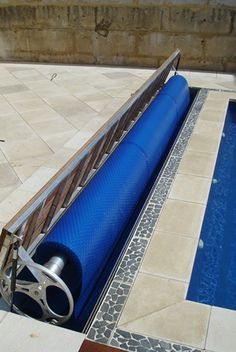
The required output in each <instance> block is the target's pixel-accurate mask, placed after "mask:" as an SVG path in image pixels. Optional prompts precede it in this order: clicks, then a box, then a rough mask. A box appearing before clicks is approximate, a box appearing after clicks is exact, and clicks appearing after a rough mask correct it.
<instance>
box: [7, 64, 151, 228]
mask: <svg viewBox="0 0 236 352" xmlns="http://www.w3.org/2000/svg"><path fill="white" fill-rule="evenodd" d="M152 73H153V70H148V69H146V70H143V69H127V68H113V67H107V68H106V67H95V66H92V67H89V66H65V65H38V64H37V65H36V64H35V65H34V64H31V65H29V64H10V63H5V64H4V63H1V64H0V77H1V81H0V139H4V140H5V142H2V143H1V142H0V224H1V227H2V225H3V224H5V223H6V222H8V221H9V220H10V219H11V218H12V217H13V216H14V215H15V214H16V212H17V211H18V210H19V209H20V208H21V207H22V206H23V205H24V204H25V203H26V202H27V201H28V200H29V199H30V198H31V197H32V196H33V195H34V194H35V193H36V192H37V191H38V190H39V189H40V188H41V187H42V186H43V185H44V184H45V183H46V182H47V181H48V180H49V179H50V178H51V177H52V176H53V175H54V174H55V173H56V172H57V171H58V169H59V168H60V167H62V165H63V164H65V163H66V161H67V160H68V159H69V158H70V157H71V156H72V155H73V154H74V153H75V152H76V151H77V150H78V149H79V148H80V147H82V146H83V144H84V143H85V142H87V140H88V139H89V138H90V137H91V136H92V135H93V134H94V133H95V132H96V131H97V130H98V129H99V128H100V127H101V126H102V125H103V124H104V123H105V122H106V121H107V120H108V119H109V118H110V117H111V115H112V114H113V113H114V112H115V111H116V110H118V108H119V107H120V106H121V105H122V104H123V103H124V102H125V101H126V100H127V99H128V98H129V97H130V95H131V94H132V93H133V92H134V91H136V90H137V89H138V88H139V87H140V86H141V84H142V83H143V82H144V81H145V80H146V79H147V78H148V77H149V76H150V75H151V74H152ZM53 74H56V77H55V78H54V79H53V80H51V78H52V77H53ZM54 76H55V75H54ZM0 230H1V228H0Z"/></svg>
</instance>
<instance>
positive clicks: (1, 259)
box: [0, 50, 180, 270]
mask: <svg viewBox="0 0 236 352" xmlns="http://www.w3.org/2000/svg"><path fill="white" fill-rule="evenodd" d="M179 60H180V51H179V50H176V51H175V52H174V53H173V54H172V55H171V56H170V57H169V58H168V59H167V60H166V61H165V62H164V63H163V64H162V65H161V66H160V67H159V68H158V69H157V70H156V71H155V72H154V74H153V75H152V76H151V77H150V78H149V79H148V80H147V81H146V82H145V83H144V84H143V85H142V86H141V88H140V89H139V90H138V91H136V93H135V94H133V95H132V96H131V97H130V98H129V100H128V101H127V102H126V103H125V104H124V105H123V106H122V107H121V108H120V109H119V110H118V111H117V112H116V113H115V114H114V115H113V116H112V117H111V118H110V119H109V121H108V122H107V123H106V124H105V125H103V126H102V127H101V129H99V130H98V131H97V133H96V134H95V135H94V136H93V137H92V138H91V139H90V140H89V141H88V142H87V143H86V144H85V145H84V146H83V147H82V148H81V149H80V150H79V151H78V152H77V153H76V154H75V155H74V156H73V157H72V158H71V159H70V160H69V161H68V162H67V163H66V164H65V165H64V166H63V167H62V168H61V169H60V170H59V171H58V172H57V174H56V175H55V176H54V177H52V179H51V180H50V181H49V182H48V183H47V184H46V185H45V186H44V187H43V188H42V189H41V190H40V191H39V192H38V193H37V194H36V195H35V196H34V197H33V198H32V199H31V200H30V201H29V202H28V203H27V204H26V205H25V206H24V207H23V208H22V209H21V210H20V211H19V212H18V213H17V214H16V215H15V216H14V217H13V218H12V220H11V221H10V222H9V223H8V224H7V225H6V226H5V227H4V228H3V230H2V233H1V236H0V270H1V269H2V268H3V267H4V266H5V264H6V263H7V262H8V261H9V260H10V259H11V252H12V244H13V243H14V242H15V241H18V242H19V245H22V246H23V247H24V248H25V250H28V252H32V251H33V250H34V249H35V247H36V246H37V244H38V243H39V242H40V241H41V240H42V239H43V238H44V237H45V236H47V234H48V232H49V231H50V229H51V227H52V225H53V224H54V223H55V221H56V220H57V219H58V217H59V216H60V215H62V214H63V212H64V211H65V210H66V209H67V208H68V207H69V206H70V204H71V202H72V201H73V200H74V199H75V197H77V196H78V194H79V192H80V191H81V189H82V188H83V187H85V185H86V184H87V182H88V181H89V180H90V179H91V177H92V176H93V175H94V173H95V172H96V170H97V169H99V168H100V167H101V165H102V163H103V162H104V159H105V158H106V157H107V156H108V155H109V154H110V153H111V152H112V150H113V149H114V148H115V146H116V145H117V144H118V143H119V142H120V141H121V139H122V138H123V136H124V135H125V133H127V132H128V131H129V129H130V128H131V126H132V125H133V124H134V123H135V122H136V121H137V120H138V118H139V117H140V115H141V112H143V111H144V110H145V108H146V107H147V106H148V105H149V104H150V102H151V100H152V98H153V97H154V96H156V94H158V91H159V90H160V89H161V87H162V86H163V84H164V82H165V80H166V78H167V76H168V74H169V72H170V70H171V69H172V68H174V69H175V70H176V69H177V68H178V64H179Z"/></svg>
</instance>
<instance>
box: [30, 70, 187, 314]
mask: <svg viewBox="0 0 236 352" xmlns="http://www.w3.org/2000/svg"><path fill="white" fill-rule="evenodd" d="M189 104H190V92H189V88H188V84H187V82H186V80H185V79H184V78H183V77H182V76H178V75H176V76H174V77H172V78H171V79H169V81H168V82H167V84H166V85H165V86H164V87H163V89H162V90H161V92H160V94H159V95H158V96H157V97H156V98H155V99H154V100H153V101H152V103H151V104H150V106H149V107H148V108H147V110H146V111H145V112H144V113H143V115H142V117H141V118H140V119H139V121H138V122H137V123H136V125H135V126H134V127H133V128H132V130H131V131H130V132H129V133H128V134H127V136H126V137H125V138H124V139H123V141H122V142H121V143H120V145H118V147H117V148H116V149H115V151H114V152H113V153H112V154H111V155H110V157H109V158H108V160H107V161H106V162H105V163H104V165H103V166H102V168H101V169H100V170H99V171H98V172H97V174H96V175H95V176H94V177H93V179H92V180H91V181H90V182H89V184H88V185H87V186H86V187H85V189H84V190H83V191H82V192H81V194H80V196H79V197H78V198H77V199H76V200H75V202H74V203H73V204H72V205H71V206H70V208H69V209H68V210H67V211H66V213H65V214H64V215H63V217H62V218H61V219H60V220H59V221H58V222H57V223H56V225H55V226H54V227H53V229H52V230H51V232H50V234H49V235H48V236H47V238H46V239H45V240H44V241H43V242H42V243H41V244H40V245H39V247H38V249H37V252H36V254H35V256H34V259H35V261H37V262H39V263H41V264H44V263H45V262H47V261H48V260H49V258H50V257H51V256H53V255H56V254H63V255H64V256H65V257H66V258H67V263H66V266H65V268H64V270H63V272H62V275H61V278H62V279H63V280H64V281H65V283H66V284H67V285H68V287H69V288H70V290H71V292H72V294H73V297H74V300H75V309H74V313H73V318H74V319H77V318H78V316H79V314H80V312H81V310H82V308H83V305H84V303H85V301H86V299H87V298H88V296H89V294H90V293H91V291H92V290H93V288H94V284H95V283H96V280H97V278H98V277H99V275H100V274H101V272H102V271H103V270H104V267H105V266H106V262H107V260H108V258H109V256H110V255H111V253H112V251H113V249H114V247H115V245H116V243H117V241H118V239H119V236H120V234H121V233H122V232H123V231H124V229H125V226H126V225H127V223H128V221H129V218H130V216H131V215H132V213H133V211H134V209H135V207H136V205H137V203H138V201H139V199H140V196H141V195H142V193H143V191H144V189H145V187H146V185H147V183H148V181H149V179H150V177H151V176H152V174H153V172H154V170H155V169H156V167H157V165H158V163H159V162H160V160H161V158H162V157H163V155H164V153H165V151H166V149H167V147H168V144H169V142H170V140H171V138H172V137H173V135H174V133H175V130H176V128H177V126H179V124H180V121H181V120H183V118H184V116H185V115H186V112H187V110H188V107H189ZM55 299H56V301H57V300H60V298H58V297H57V298H55ZM56 301H55V302H56ZM60 304H62V306H63V303H62V302H60Z"/></svg>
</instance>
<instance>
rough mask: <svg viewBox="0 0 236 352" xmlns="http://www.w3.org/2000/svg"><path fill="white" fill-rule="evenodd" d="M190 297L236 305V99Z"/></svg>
mask: <svg viewBox="0 0 236 352" xmlns="http://www.w3.org/2000/svg"><path fill="white" fill-rule="evenodd" d="M200 238H201V241H200V243H201V244H202V245H201V246H200V247H199V248H198V251H197V254H196V258H195V263H194V267H193V273H192V277H191V282H190V286H189V291H188V294H187V299H189V300H191V301H196V302H200V303H205V304H209V305H212V306H218V307H222V308H229V309H234V310H235V309H236V103H233V102H230V103H229V107H228V111H227V116H226V121H225V125H224V131H223V136H222V139H221V144H220V149H219V153H218V158H217V162H216V167H215V171H214V176H213V183H212V186H211V190H210V195H209V200H208V204H207V209H206V213H205V217H204V221H203V226H202V231H201V236H200Z"/></svg>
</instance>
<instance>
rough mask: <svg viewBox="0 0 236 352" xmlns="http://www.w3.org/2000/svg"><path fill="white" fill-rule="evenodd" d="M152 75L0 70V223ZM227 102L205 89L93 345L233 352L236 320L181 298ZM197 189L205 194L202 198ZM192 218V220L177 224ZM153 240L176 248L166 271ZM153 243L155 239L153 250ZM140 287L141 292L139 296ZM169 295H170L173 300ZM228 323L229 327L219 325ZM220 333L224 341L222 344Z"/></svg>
mask: <svg viewBox="0 0 236 352" xmlns="http://www.w3.org/2000/svg"><path fill="white" fill-rule="evenodd" d="M152 72H153V71H152V70H143V69H125V68H112V67H109V68H104V67H86V66H65V65H64V66H63V65H62V66H56V65H38V64H37V65H24V64H7V63H6V64H0V73H1V76H2V79H3V80H2V82H0V124H1V123H2V128H1V129H0V131H1V134H3V135H0V138H2V139H6V142H3V143H1V142H0V172H1V174H2V175H1V183H0V226H2V225H3V224H4V223H5V222H7V221H8V220H9V219H10V218H11V217H12V216H13V215H14V214H15V213H16V211H17V210H19V208H21V207H22V206H23V205H24V204H25V203H26V202H27V201H28V200H29V199H30V198H31V197H32V196H33V195H34V194H35V192H37V191H38V189H39V188H40V187H41V186H42V185H43V184H44V183H46V182H47V180H48V179H49V178H50V177H51V176H52V175H53V174H54V173H56V172H57V170H58V169H59V168H60V167H61V166H62V165H63V164H64V163H65V162H66V161H67V160H68V159H69V158H70V157H71V155H73V154H74V153H75V151H76V150H77V149H78V148H80V147H81V146H82V145H83V144H84V143H85V142H86V141H87V140H88V138H90V137H91V135H92V134H94V133H95V132H96V130H97V129H98V128H99V127H100V126H101V125H102V124H103V123H104V122H105V121H106V120H107V119H108V118H109V117H110V116H111V115H112V113H114V112H115V111H116V110H117V109H118V108H119V107H120V106H121V105H122V104H123V102H124V101H125V100H127V99H128V98H129V96H130V94H132V92H134V91H135V90H136V89H137V88H138V87H139V86H140V85H141V84H142V82H144V81H145V79H146V78H148V77H149V76H150V75H151V74H152ZM54 73H56V74H57V75H56V76H55V75H54V76H55V77H54V76H53V74H54ZM184 75H185V76H186V78H187V80H188V81H189V84H190V85H192V86H197V87H202V88H212V89H216V90H219V89H220V90H228V89H236V85H235V77H234V76H232V75H219V74H217V73H210V74H207V73H201V72H198V73H195V72H185V73H184ZM229 98H234V99H236V95H235V93H234V92H232V93H230V92H223V91H221V92H219V91H207V90H205V89H202V91H201V93H200V96H199V99H198V100H197V102H196V104H195V108H194V109H193V110H192V111H191V114H190V115H189V118H188V122H187V123H186V124H185V126H184V128H183V130H182V133H181V136H180V138H179V139H178V141H177V143H176V145H175V147H174V149H173V151H172V156H171V158H170V159H169V161H168V163H167V165H166V167H165V169H164V170H163V174H162V176H161V177H160V178H159V179H158V182H157V183H156V184H155V187H154V189H153V192H152V195H151V197H150V198H149V200H148V204H147V207H146V210H145V212H144V213H143V214H142V217H141V218H140V221H139V224H138V226H137V228H136V231H135V233H133V238H132V239H131V242H130V245H129V247H128V248H127V251H126V253H125V254H124V257H123V260H122V262H121V264H120V267H119V268H118V270H117V272H116V275H115V277H114V280H113V282H112V284H111V286H110V288H109V290H108V293H107V295H106V296H105V299H104V301H103V303H102V305H101V308H100V310H99V311H98V313H97V316H96V317H95V320H94V322H93V324H92V327H91V329H90V331H89V333H88V337H89V338H90V339H93V340H96V341H98V342H103V343H109V344H111V345H113V346H116V347H121V348H124V349H126V350H130V351H134V352H135V351H137V352H144V351H145V352H146V351H161V352H173V351H174V352H175V351H189V352H190V351H191V352H193V351H194V352H198V351H200V350H202V349H204V348H206V349H207V350H209V351H211V352H222V351H227V352H231V350H232V351H233V350H234V346H235V339H234V331H235V327H236V320H235V314H233V313H232V314H231V312H230V311H227V310H224V309H218V308H214V307H213V308H211V307H208V306H205V305H199V304H197V303H193V302H188V301H185V293H186V288H187V285H188V281H189V273H190V271H191V270H190V268H191V265H192V261H193V258H194V254H192V255H190V252H192V253H194V248H196V247H197V238H198V236H199V232H200V227H201V222H202V218H203V212H204V209H205V204H206V200H207V193H208V191H209V187H210V183H211V181H210V180H211V177H212V171H213V165H214V163H215V159H216V153H217V150H218V146H219V140H220V134H221V129H222V126H223V119H224V118H223V116H224V113H225V111H226V107H227V101H228V99H229ZM206 99H207V100H206ZM205 100H206V102H207V104H204V102H205ZM203 104H204V106H203ZM199 113H200V114H199ZM197 120H198V122H197V125H196V127H195V129H194V132H193V134H192V130H193V128H194V125H195V123H196V121H197ZM53 126H54V127H55V128H54V127H53ZM14 131H15V132H14ZM209 135H210V136H209ZM189 139H190V140H189ZM186 147H187V148H186ZM184 152H185V153H184ZM183 155H184V156H183ZM193 160H195V162H193ZM200 166H201V167H200ZM203 168H204V172H202V171H201V170H202V169H203ZM1 170H4V171H1ZM176 173H177V176H176V180H177V183H179V182H181V185H182V186H183V181H184V184H186V182H188V183H189V184H191V185H193V186H195V185H196V190H197V192H196V191H195V192H193V194H192V195H191V197H190V198H189V194H187V196H186V194H185V192H183V189H182V188H183V187H182V186H181V185H180V186H179V187H177V186H178V184H177V186H176V185H175V181H174V180H175V174H176ZM4 180H5V181H4ZM172 182H174V185H173V187H172V189H171V185H172ZM199 185H200V186H201V187H202V192H199ZM170 189H171V192H170V193H169V191H170ZM187 193H188V192H187ZM196 194H198V197H197V198H196ZM186 197H187V198H186ZM165 201H166V202H165ZM164 204H165V205H164ZM176 204H177V207H178V209H179V211H181V214H182V215H183V218H182V219H181V220H182V221H180V220H179V221H177V222H176V220H177V219H179V215H178V212H173V208H175V206H176ZM163 205H164V208H163ZM162 208H163V210H162ZM171 209H172V210H171ZM160 214H161V215H160ZM168 214H171V217H170V219H171V221H170V222H168V221H167V220H166V219H167V218H168V217H169V216H170V215H168ZM191 217H192V218H193V217H194V222H190V221H188V222H186V221H184V218H186V219H187V218H188V219H189V218H191ZM158 219H159V222H158V223H157V220H158ZM156 224H157V228H156V230H154V229H155V227H156ZM175 225H176V226H175ZM153 234H154V235H153ZM152 235H153V239H152V240H151V237H152ZM160 238H161V239H162V241H163V246H164V248H165V250H166V253H167V255H171V256H173V258H174V256H175V252H174V251H175V248H173V249H172V251H171V247H170V246H172V245H173V243H174V244H175V245H176V243H177V242H178V243H179V244H180V245H179V247H180V252H181V251H182V250H183V251H184V253H185V254H184V255H180V259H179V266H177V267H173V266H172V267H171V263H174V260H173V261H169V262H167V264H168V265H167V266H165V267H164V269H165V270H164V272H163V271H162V272H161V273H160V266H159V265H158V260H157V261H155V258H157V255H153V254H152V251H154V254H156V251H155V249H156V248H157V247H158V246H159V243H158V240H159V239H160ZM153 240H155V241H157V243H158V245H157V246H155V243H154V242H153ZM176 241H177V242H176ZM183 241H184V245H183V244H182V242H183ZM152 243H154V246H153V249H152ZM186 243H187V244H186ZM190 243H191V245H190ZM147 248H148V250H147ZM188 248H189V250H188ZM146 250H147V252H146ZM145 252H146V257H145V259H144V262H143V264H142V266H141V263H142V260H143V257H144V254H145ZM148 253H149V254H148ZM150 253H151V254H150ZM163 253H164V252H163ZM183 258H185V260H184V259H183ZM186 258H187V259H186ZM164 259H165V258H164ZM148 260H151V261H152V263H151V269H150V268H149V267H147V266H145V262H146V263H147V261H148ZM159 264H160V263H159ZM161 264H162V265H163V263H161ZM146 265H147V264H146ZM172 265H173V264H172ZM140 267H141V270H140V271H139V269H140ZM153 268H154V271H153ZM167 269H168V270H167ZM143 286H145V287H146V288H147V290H145V295H146V296H145V299H143V297H142V295H143V294H144V293H143V292H142V287H143ZM157 292H158V293H159V294H157ZM170 292H174V293H175V294H174V295H170ZM127 299H128V300H127ZM126 302H127V303H126ZM137 302H138V309H136V307H137ZM125 303H126V304H125ZM0 313H1V314H0V318H1V319H3V320H2V323H1V325H0V335H1V333H3V332H4V329H3V327H4V324H7V319H8V318H6V317H7V315H5V313H3V312H2V311H0ZM9 314H10V313H9ZM5 319H6V320H5ZM9 319H11V317H10V318H9ZM222 321H223V322H224V324H222ZM227 322H228V323H229V324H225V323H227ZM3 323H4V324H3ZM26 325H27V324H26ZM208 325H209V326H208ZM219 329H220V332H223V334H224V335H225V336H226V339H222V338H221V339H220V337H219V336H220V334H219ZM65 334H66V333H65ZM63 335H64V333H63ZM25 341H26V339H25ZM188 346H192V347H188Z"/></svg>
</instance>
